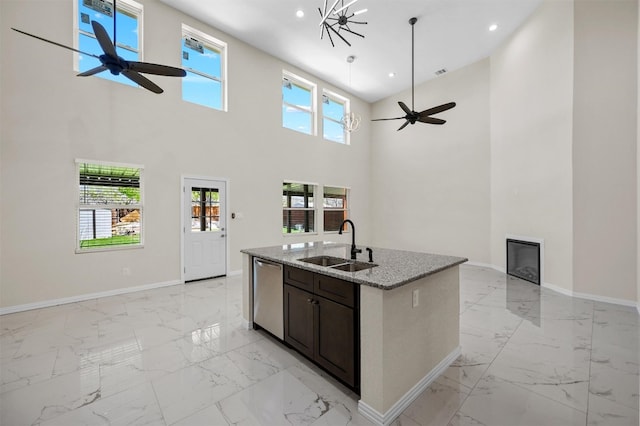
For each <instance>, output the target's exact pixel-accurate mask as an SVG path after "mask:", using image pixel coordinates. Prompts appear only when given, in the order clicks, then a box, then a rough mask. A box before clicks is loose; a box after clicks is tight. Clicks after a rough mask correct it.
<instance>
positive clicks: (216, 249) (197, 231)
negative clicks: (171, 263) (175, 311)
mask: <svg viewBox="0 0 640 426" xmlns="http://www.w3.org/2000/svg"><path fill="white" fill-rule="evenodd" d="M183 208H184V215H183V217H184V224H183V232H184V280H185V281H193V280H200V279H203V278H210V277H219V276H222V275H226V274H227V244H226V234H227V232H226V182H224V181H219V180H207V179H192V178H185V179H184V206H183Z"/></svg>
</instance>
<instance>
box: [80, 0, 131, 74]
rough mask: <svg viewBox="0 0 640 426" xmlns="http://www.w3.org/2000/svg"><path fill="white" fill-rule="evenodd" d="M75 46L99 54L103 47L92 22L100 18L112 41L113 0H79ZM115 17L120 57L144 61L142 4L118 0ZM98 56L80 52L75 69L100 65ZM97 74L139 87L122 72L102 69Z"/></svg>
mask: <svg viewBox="0 0 640 426" xmlns="http://www.w3.org/2000/svg"><path fill="white" fill-rule="evenodd" d="M76 2H77V3H76V9H77V13H76V22H77V25H76V29H77V38H76V42H77V44H76V47H77V48H78V50H82V51H83V52H87V53H92V54H94V55H97V56H100V55H102V54H103V51H102V48H100V45H99V44H98V40H97V39H96V36H95V34H93V27H92V26H91V21H97V22H98V23H99V24H100V25H102V26H103V27H104V28H105V30H106V31H107V34H109V38H110V39H111V41H113V39H114V35H113V19H114V13H113V0H76ZM117 7H118V10H117V11H116V14H115V19H116V35H115V39H116V52H117V53H118V56H121V57H122V58H124V59H126V60H128V61H141V60H142V41H141V40H142V28H141V27H142V25H141V23H142V5H141V4H140V3H137V2H135V1H133V0H118V2H117ZM100 65H101V63H100V61H99V60H98V59H96V58H92V57H91V56H86V55H83V54H81V53H78V55H77V63H76V69H77V70H78V71H79V72H85V71H88V70H90V69H92V68H95V67H98V66H100ZM96 76H98V77H101V78H106V79H107V80H112V81H117V82H119V83H124V84H128V85H130V86H137V84H136V83H134V82H133V81H131V80H129V79H128V78H126V77H125V76H123V75H113V74H111V73H110V72H109V71H103V72H101V73H99V74H96Z"/></svg>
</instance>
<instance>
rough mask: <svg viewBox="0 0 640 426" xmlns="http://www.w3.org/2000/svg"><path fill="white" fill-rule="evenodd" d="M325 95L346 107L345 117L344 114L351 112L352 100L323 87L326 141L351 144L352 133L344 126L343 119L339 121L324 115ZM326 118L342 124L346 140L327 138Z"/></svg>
mask: <svg viewBox="0 0 640 426" xmlns="http://www.w3.org/2000/svg"><path fill="white" fill-rule="evenodd" d="M325 96H326V97H327V98H329V99H330V100H333V101H334V102H337V103H340V104H342V105H343V106H344V108H343V109H344V114H343V117H344V115H348V114H350V113H351V100H350V99H349V98H346V97H344V96H341V95H339V94H337V93H335V92H332V91H330V90H327V89H323V90H322V103H323V107H322V109H323V112H322V138H323V139H324V140H326V141H330V142H335V143H339V144H341V145H350V142H351V139H350V135H351V134H350V133H349V132H347V130H346V129H345V128H344V124H343V123H342V121H337V120H335V119H333V118H331V117H326V116H325V115H324V97H325ZM325 119H326V120H329V121H332V122H334V123H337V124H339V125H340V127H342V134H343V139H344V142H339V141H335V140H333V139H327V138H325V137H324V120H325Z"/></svg>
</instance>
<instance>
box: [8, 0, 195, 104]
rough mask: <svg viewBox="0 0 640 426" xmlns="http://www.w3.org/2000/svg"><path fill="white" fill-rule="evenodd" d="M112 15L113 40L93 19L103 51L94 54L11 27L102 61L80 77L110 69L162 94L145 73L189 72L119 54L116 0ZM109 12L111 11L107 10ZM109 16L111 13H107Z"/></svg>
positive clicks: (183, 73)
mask: <svg viewBox="0 0 640 426" xmlns="http://www.w3.org/2000/svg"><path fill="white" fill-rule="evenodd" d="M112 10H113V12H112V15H113V42H112V41H111V39H110V38H109V34H108V33H107V30H105V28H104V27H103V26H102V25H100V24H99V23H98V22H97V21H91V27H92V28H93V34H94V35H95V36H96V39H97V40H98V44H99V45H100V48H101V49H102V51H103V54H102V55H99V56H98V55H94V54H93V53H87V52H83V51H81V50H78V49H74V48H73V47H69V46H65V45H64V44H60V43H56V42H55V41H51V40H47V39H46V38H43V37H39V36H37V35H33V34H29V33H27V32H25V31H22V30H18V29H16V28H11V29H12V30H14V31H17V32H19V33H21V34H24V35H27V36H29V37H33V38H36V39H38V40H42V41H45V42H47V43H50V44H53V45H56V46H59V47H63V48H65V49H68V50H72V51H74V52H77V53H81V54H83V55H86V56H90V57H92V58H96V59H98V60H99V61H100V63H101V65H99V66H97V67H95V68H92V69H90V70H87V71H84V72H81V73H80V74H78V77H89V76H92V75H95V74H98V73H101V72H103V71H107V70H108V71H109V72H110V73H111V74H113V75H120V74H122V75H123V76H125V77H126V78H128V79H129V80H131V81H133V82H134V83H136V84H139V85H140V86H142V87H144V88H145V89H147V90H150V91H151V92H153V93H157V94H160V93H162V92H163V90H162V89H161V88H160V87H159V86H158V85H157V84H155V83H154V82H152V81H151V80H149V79H148V78H147V77H145V76H143V75H142V74H141V73H144V74H153V75H162V76H166V77H185V76H186V75H187V72H186V71H185V70H183V69H182V68H176V67H171V66H168V65H159V64H152V63H149V62H138V61H127V60H126V59H124V58H122V57H120V56H118V53H117V52H116V15H117V9H116V0H113V7H112ZM107 12H109V11H108V10H107ZM107 14H108V15H109V16H111V14H109V13H107Z"/></svg>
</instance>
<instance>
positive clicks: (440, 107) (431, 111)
mask: <svg viewBox="0 0 640 426" xmlns="http://www.w3.org/2000/svg"><path fill="white" fill-rule="evenodd" d="M454 106H456V103H455V102H449V103H446V104H442V105H438V106H436V107H433V108H429V109H425V110H424V111H422V112H421V113H420V114H418V115H419V116H420V117H427V116H429V115H433V114H437V113H439V112H442V111H446V110H448V109H451V108H453V107H454Z"/></svg>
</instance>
